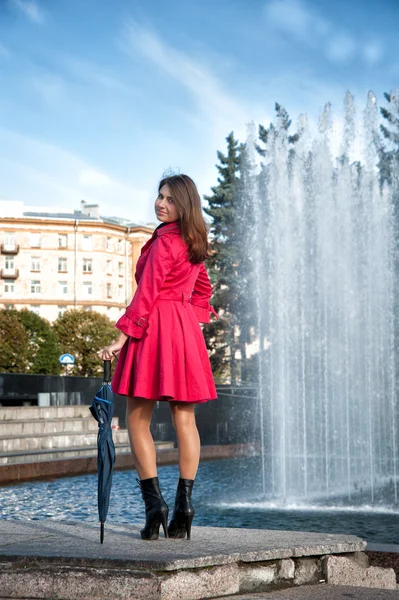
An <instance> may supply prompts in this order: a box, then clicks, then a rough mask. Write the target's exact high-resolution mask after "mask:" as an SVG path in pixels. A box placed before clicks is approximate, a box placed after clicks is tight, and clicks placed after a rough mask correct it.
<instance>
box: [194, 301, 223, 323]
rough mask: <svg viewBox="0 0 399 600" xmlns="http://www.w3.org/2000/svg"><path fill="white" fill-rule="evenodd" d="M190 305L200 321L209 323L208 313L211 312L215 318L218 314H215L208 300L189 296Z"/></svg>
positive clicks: (209, 316)
mask: <svg viewBox="0 0 399 600" xmlns="http://www.w3.org/2000/svg"><path fill="white" fill-rule="evenodd" d="M191 305H192V307H193V310H194V313H195V316H196V317H197V319H198V321H199V322H200V323H210V320H211V315H210V313H213V314H214V315H215V317H216V318H217V319H218V318H219V315H218V314H217V312H216V311H215V309H214V308H213V306H212V305H211V304H210V303H209V302H208V300H201V299H200V298H191Z"/></svg>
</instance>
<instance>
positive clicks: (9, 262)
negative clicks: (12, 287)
mask: <svg viewBox="0 0 399 600" xmlns="http://www.w3.org/2000/svg"><path fill="white" fill-rule="evenodd" d="M4 267H5V270H6V271H14V269H15V263H14V257H13V256H6V257H5V261H4Z"/></svg>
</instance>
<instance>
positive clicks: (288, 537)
mask: <svg viewBox="0 0 399 600" xmlns="http://www.w3.org/2000/svg"><path fill="white" fill-rule="evenodd" d="M139 532H140V527H136V526H128V525H124V524H120V525H116V524H108V523H107V526H106V533H105V542H104V544H103V545H101V544H100V543H99V527H98V525H97V523H87V522H86V523H70V522H62V521H0V540H1V541H0V590H2V593H3V594H4V595H5V596H6V597H9V598H15V599H17V598H18V599H22V598H26V597H30V598H32V599H39V598H40V599H58V600H109V599H110V598H111V597H112V600H140V599H141V598H145V600H202V599H208V598H222V597H225V596H230V595H231V594H239V593H244V594H245V593H250V594H253V593H257V592H259V593H261V592H270V591H272V590H277V589H280V588H286V587H295V588H296V589H298V586H302V585H306V584H317V583H319V582H320V581H323V565H324V563H325V561H326V557H327V558H331V555H333V554H334V555H337V554H338V555H340V556H341V557H342V556H344V557H348V556H350V557H351V561H350V566H351V568H353V565H355V566H356V567H357V568H366V567H364V566H363V567H361V566H360V565H365V564H366V563H365V561H367V558H365V557H364V554H363V550H364V547H365V542H364V541H363V540H361V539H359V538H357V537H355V536H346V535H333V534H321V533H308V532H287V531H266V530H257V529H238V528H219V527H194V528H193V530H192V539H191V540H190V541H187V540H168V539H165V538H164V537H163V536H162V537H160V538H159V539H158V540H157V541H151V542H149V541H144V540H141V538H140V533H139ZM354 560H356V561H357V564H355V562H354ZM323 561H324V562H323ZM367 564H368V563H367Z"/></svg>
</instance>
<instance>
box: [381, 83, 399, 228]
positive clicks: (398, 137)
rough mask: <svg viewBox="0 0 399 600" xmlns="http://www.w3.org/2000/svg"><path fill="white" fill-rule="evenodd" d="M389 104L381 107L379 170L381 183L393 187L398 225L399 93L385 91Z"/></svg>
mask: <svg viewBox="0 0 399 600" xmlns="http://www.w3.org/2000/svg"><path fill="white" fill-rule="evenodd" d="M384 98H385V100H386V101H387V106H382V107H380V112H381V116H382V118H383V119H384V122H383V123H381V125H380V130H381V133H382V135H383V141H382V142H380V143H379V148H378V149H379V158H380V160H379V164H378V167H379V171H380V182H381V185H383V184H384V183H388V184H389V185H390V186H392V188H393V194H394V209H395V219H396V226H397V227H398V226H399V182H398V173H399V94H398V93H397V92H395V93H393V92H391V93H390V94H388V93H387V92H385V94H384Z"/></svg>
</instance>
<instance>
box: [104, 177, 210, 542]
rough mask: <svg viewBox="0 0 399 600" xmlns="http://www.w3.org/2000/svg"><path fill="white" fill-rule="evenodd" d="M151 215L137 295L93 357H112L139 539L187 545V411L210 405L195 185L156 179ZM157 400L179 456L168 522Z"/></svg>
mask: <svg viewBox="0 0 399 600" xmlns="http://www.w3.org/2000/svg"><path fill="white" fill-rule="evenodd" d="M158 192H159V193H158V197H157V199H156V201H155V212H156V215H157V219H158V220H159V221H161V224H160V225H159V226H158V227H157V228H156V229H155V231H154V233H153V235H152V237H151V238H150V239H149V240H148V241H147V243H146V244H145V245H144V246H143V248H142V250H141V255H140V258H139V260H138V262H137V267H136V273H135V278H136V281H137V286H138V287H137V289H136V292H135V294H134V297H133V300H132V302H131V303H130V305H129V306H128V307H127V309H126V312H125V314H124V315H123V316H122V317H121V318H120V319H119V321H118V322H117V323H116V327H117V328H118V329H119V330H120V333H119V337H118V339H117V340H116V341H115V342H113V343H112V344H110V345H109V346H107V347H105V348H104V349H103V350H101V351H100V352H99V353H98V354H99V355H100V357H101V358H102V359H103V360H112V358H113V357H114V356H116V355H118V354H119V360H118V363H117V365H116V369H115V373H114V377H113V380H112V388H113V390H114V392H116V393H117V394H123V395H126V396H127V407H126V422H127V428H128V431H129V439H130V445H131V449H132V454H133V457H134V462H135V466H136V469H137V472H138V474H139V477H140V479H137V482H138V483H139V485H140V488H141V492H142V495H143V500H144V503H145V507H146V524H145V527H144V529H142V530H141V537H142V539H147V540H148V539H151V540H152V539H158V536H159V528H160V525H161V524H162V527H163V530H164V534H165V537H171V538H185V536H186V534H187V539H190V532H191V523H192V520H193V517H194V508H193V505H192V502H191V495H192V489H193V484H194V479H195V476H196V473H197V469H198V464H199V457H200V438H199V434H198V430H197V426H196V422H195V413H194V407H195V404H197V403H200V402H206V401H208V400H214V399H216V398H217V394H216V388H215V384H214V380H213V376H212V371H211V366H210V361H209V357H208V352H207V349H206V345H205V340H204V336H203V334H202V331H201V328H200V325H199V322H202V323H209V320H210V312H213V313H214V315H215V316H216V317H217V314H216V312H215V311H214V309H213V308H212V306H211V305H210V303H209V300H210V298H211V295H212V290H211V284H210V281H209V277H208V274H207V272H206V269H205V266H204V262H203V261H204V260H205V259H206V258H208V257H209V246H208V239H207V226H206V223H205V221H204V218H203V216H202V210H201V199H200V196H199V194H198V191H197V188H196V186H195V183H194V182H193V181H192V179H190V177H188V176H187V175H173V176H171V177H167V178H165V179H163V180H162V181H161V182H160V184H159V188H158ZM157 400H162V401H167V402H169V407H170V411H171V417H172V423H173V426H174V428H175V430H176V437H177V442H178V449H179V470H180V477H179V483H178V486H177V492H176V499H175V505H174V512H173V517H172V520H171V522H170V523H169V525H167V519H168V506H167V504H166V502H165V500H164V499H163V497H162V494H161V491H160V488H159V480H158V476H157V467H156V452H155V446H154V441H153V438H152V435H151V432H150V424H151V417H152V411H153V408H154V405H155V403H156V401H157Z"/></svg>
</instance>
